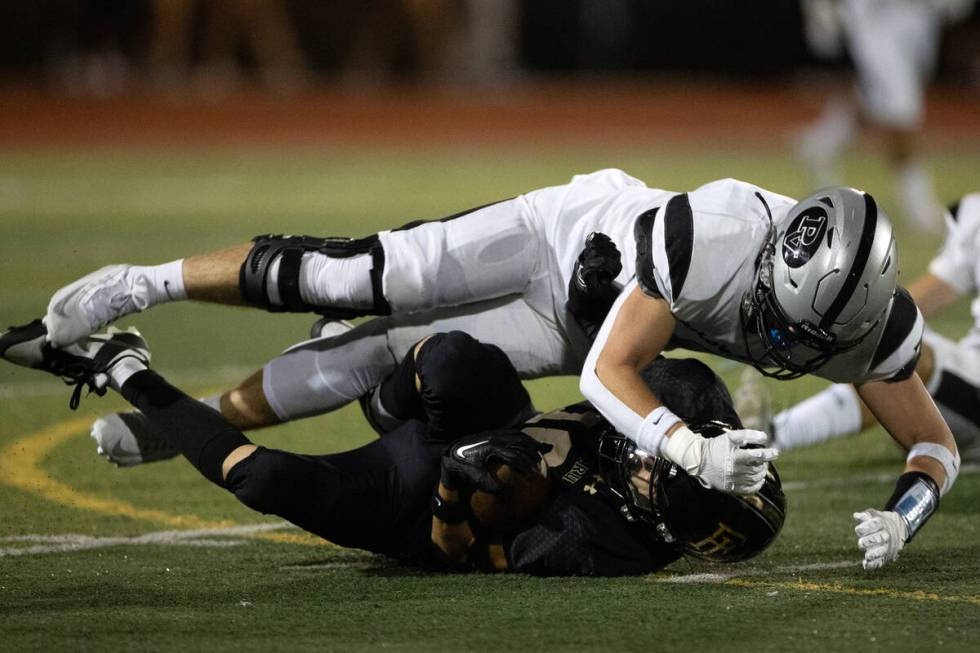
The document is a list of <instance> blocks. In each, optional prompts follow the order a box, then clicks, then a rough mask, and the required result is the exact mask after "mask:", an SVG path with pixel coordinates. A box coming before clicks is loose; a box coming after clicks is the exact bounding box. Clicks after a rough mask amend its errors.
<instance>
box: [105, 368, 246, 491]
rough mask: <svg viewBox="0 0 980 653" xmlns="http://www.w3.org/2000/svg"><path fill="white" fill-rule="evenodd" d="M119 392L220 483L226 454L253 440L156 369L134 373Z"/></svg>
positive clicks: (192, 461) (188, 457)
mask: <svg viewBox="0 0 980 653" xmlns="http://www.w3.org/2000/svg"><path fill="white" fill-rule="evenodd" d="M120 392H121V394H122V396H123V397H124V398H125V399H126V401H128V402H129V403H131V404H132V405H133V406H134V407H135V408H137V409H139V411H140V412H141V413H143V414H144V415H145V416H146V417H147V419H149V420H150V422H152V423H153V424H154V425H155V426H157V427H158V428H159V429H160V431H161V435H163V436H164V437H165V438H166V439H167V441H168V442H169V443H170V444H171V445H172V446H173V447H174V448H175V449H177V451H179V452H180V453H181V454H183V455H184V457H185V458H187V460H189V461H190V463H191V464H192V465H194V467H195V468H196V469H197V471H199V472H201V474H202V475H203V476H204V477H205V478H206V479H208V480H209V481H211V482H212V483H214V484H216V485H219V486H221V487H224V486H225V484H224V481H223V479H222V477H221V465H222V463H223V462H224V460H225V458H226V457H227V456H228V454H230V453H231V452H232V451H234V450H235V449H237V448H238V447H240V446H242V445H246V444H251V442H250V441H249V439H248V438H246V437H245V436H244V435H242V433H241V431H239V430H238V429H236V428H235V427H233V426H232V425H231V424H229V423H228V422H227V421H226V420H225V418H224V417H222V416H221V415H220V414H219V413H217V412H216V411H214V410H213V409H211V408H209V407H208V406H205V405H204V404H202V403H201V402H199V401H197V400H196V399H192V398H190V397H188V396H187V395H186V394H184V393H183V392H181V391H180V390H178V389H177V388H175V387H174V386H172V385H170V384H169V383H167V381H166V380H165V379H164V378H163V377H162V376H160V375H159V374H157V373H156V372H154V371H153V370H144V371H142V372H137V373H136V374H134V375H132V376H131V377H129V379H128V380H127V381H126V383H125V384H124V385H123V387H122V390H121V391H120Z"/></svg>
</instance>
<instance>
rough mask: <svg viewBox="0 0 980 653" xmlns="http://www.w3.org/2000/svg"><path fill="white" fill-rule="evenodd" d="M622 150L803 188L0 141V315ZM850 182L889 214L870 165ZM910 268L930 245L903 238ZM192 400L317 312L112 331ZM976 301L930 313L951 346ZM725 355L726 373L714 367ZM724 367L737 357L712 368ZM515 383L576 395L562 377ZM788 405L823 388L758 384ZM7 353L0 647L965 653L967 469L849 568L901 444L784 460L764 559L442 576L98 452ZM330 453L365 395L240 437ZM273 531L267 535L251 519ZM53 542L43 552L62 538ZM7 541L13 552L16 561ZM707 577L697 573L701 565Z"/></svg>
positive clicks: (222, 313) (234, 313)
mask: <svg viewBox="0 0 980 653" xmlns="http://www.w3.org/2000/svg"><path fill="white" fill-rule="evenodd" d="M613 165H615V166H618V167H622V168H624V169H626V170H627V171H629V172H631V173H632V174H635V175H637V176H640V177H641V178H645V179H647V180H648V181H649V182H650V183H651V185H657V186H661V187H666V188H674V189H688V188H691V187H693V186H696V185H698V184H700V183H701V182H703V181H707V180H710V179H713V178H716V177H722V176H736V177H739V178H743V179H746V180H750V181H754V182H756V183H759V184H762V185H765V186H766V187H768V188H771V189H773V190H776V191H780V192H784V193H787V194H791V195H799V194H801V193H802V192H803V190H804V189H803V188H802V186H801V182H800V180H799V179H798V177H797V176H796V173H795V170H794V168H793V167H792V165H791V163H790V161H789V160H788V159H785V158H784V157H783V156H782V155H778V154H773V153H767V152H759V153H746V152H744V151H741V150H731V151H725V150H722V151H721V153H716V154H713V155H711V156H706V155H705V154H703V153H702V152H697V151H691V152H681V153H678V152H676V151H672V152H670V153H669V154H667V153H657V152H654V153H650V152H640V151H632V152H627V153H625V154H623V153H617V152H613V151H611V150H610V151H602V150H598V151H596V150H585V149H582V150H578V149H574V148H570V149H568V150H565V151H558V152H555V151H549V152H548V153H547V154H546V155H543V156H541V155H539V154H538V153H537V152H533V151H532V150H531V149H527V150H506V151H500V152H489V153H487V154H474V153H472V152H468V153H462V152H455V151H447V152H433V153H426V154H417V153H410V152H394V153H382V152H375V153H367V154H365V153H363V152H359V153H354V152H353V151H337V152H332V153H321V154H313V153H307V154H302V153H296V152H292V151H290V152H277V151H271V150H270V151H258V152H256V151H243V152H240V153H219V154H210V155H193V156H190V155H188V156H183V155H178V154H171V155H157V154H154V155H152V156H151V155H149V154H146V155H138V154H133V153H128V154H123V153H113V152H104V153H102V154H97V155H95V154H92V153H84V154H83V153H74V154H73V153H52V154H37V153H20V154H17V153H9V152H8V153H5V154H3V155H0V226H2V230H3V236H2V238H0V321H2V323H3V325H6V324H17V323H22V322H25V321H28V320H29V319H32V318H34V317H36V316H39V315H40V314H41V313H42V312H43V309H44V307H45V305H46V302H47V299H48V297H49V295H50V293H51V292H53V291H54V290H55V289H56V288H58V287H59V286H61V285H62V284H64V283H67V282H68V281H70V280H73V279H75V278H76V277H78V276H80V275H82V274H84V273H86V272H89V271H91V270H92V269H94V268H96V267H99V266H101V265H103V264H105V263H109V262H122V261H129V262H147V263H148V262H162V261H165V260H169V259H172V258H175V257H178V256H181V255H186V254H189V253H195V252H203V251H207V250H209V249H213V248H217V247H221V246H227V245H231V244H236V243H239V242H242V241H244V240H247V239H248V238H249V237H251V236H252V235H254V234H256V233H261V232H266V231H282V232H287V233H301V232H307V233H315V234H322V235H329V234H343V235H347V234H350V235H359V234H366V233H368V232H370V231H372V230H374V229H376V228H380V227H383V226H391V225H394V224H400V223H404V222H407V221H408V220H410V219H413V218H419V217H437V216H440V215H445V214H449V213H453V212H455V211H457V210H459V209H462V208H466V207H469V206H475V205H479V204H483V203H486V202H489V201H492V200H495V199H499V198H501V197H505V196H509V195H513V194H516V193H518V192H521V191H523V190H527V189H530V188H535V187H538V186H543V185H548V184H557V183H563V182H564V181H566V180H567V179H568V177H569V176H570V175H571V174H573V173H575V172H581V171H588V170H592V169H596V168H600V167H606V166H613ZM936 170H937V177H938V182H939V186H940V192H941V194H942V195H943V197H944V198H946V199H952V198H953V197H955V196H956V195H958V194H961V193H963V192H965V191H969V190H976V189H978V188H980V155H968V154H964V155H955V156H954V155H950V156H947V157H945V158H939V159H937V161H936ZM852 172H853V173H854V176H855V177H857V173H859V172H860V175H861V176H860V179H862V180H866V181H865V182H863V183H864V185H865V186H866V187H867V188H868V189H869V190H871V191H873V192H876V193H877V194H878V195H879V196H880V199H881V200H882V203H883V204H884V206H885V207H886V208H888V207H890V203H889V199H888V197H889V193H888V191H889V190H890V180H889V179H888V177H887V176H886V175H885V173H884V171H883V169H882V168H881V167H880V166H879V165H878V164H877V163H875V162H874V161H873V160H863V159H861V160H856V161H854V162H853V165H852ZM901 236H902V239H901V241H900V252H901V255H902V267H903V274H904V278H905V279H910V278H912V277H914V276H915V275H916V274H917V273H919V272H920V271H922V270H923V269H924V266H925V264H926V262H927V261H928V258H929V257H930V256H931V254H932V253H933V252H934V250H935V248H936V246H937V244H938V241H937V240H935V239H930V238H922V237H914V236H912V234H910V233H906V232H902V234H901ZM130 323H132V324H135V325H137V326H138V327H140V329H141V330H143V332H144V334H145V335H146V336H147V338H148V340H149V341H150V343H151V345H152V346H153V348H154V356H155V365H156V367H157V368H158V369H160V370H161V371H162V372H163V373H164V374H166V375H168V376H169V377H170V378H171V379H172V380H173V381H175V382H176V383H178V384H179V385H182V386H183V387H184V388H185V389H187V390H188V391H190V392H192V393H198V394H203V393H205V392H209V391H215V390H219V389H222V388H223V387H225V386H228V385H229V384H231V383H233V382H235V381H237V380H238V379H239V378H241V377H242V376H243V375H244V374H245V373H247V372H248V371H250V369H251V368H255V367H258V366H259V365H261V363H262V362H264V361H265V360H266V359H268V358H269V357H271V356H274V355H275V354H277V353H278V352H279V351H280V350H281V349H282V348H283V347H285V346H287V345H289V344H291V343H293V342H295V341H298V340H301V339H303V338H304V337H305V335H306V332H307V329H308V326H309V323H310V319H309V318H306V317H303V316H270V315H266V314H261V313H251V312H248V311H245V310H237V309H229V308H215V307H203V306H191V305H179V306H167V307H161V308H158V309H154V310H153V311H151V312H150V313H148V314H146V315H142V316H138V317H136V318H134V319H127V320H126V321H125V322H124V324H130ZM969 324H970V318H969V312H968V308H967V306H966V304H965V303H964V304H962V305H961V306H959V307H958V308H957V309H955V310H953V311H951V312H950V313H949V314H948V317H947V318H946V319H944V320H942V321H940V322H937V323H936V326H937V328H938V329H939V330H940V331H942V332H944V333H947V334H949V335H954V336H958V335H960V334H962V333H963V332H964V331H965V330H966V329H967V328H968V326H969ZM715 362H717V361H715ZM716 369H718V370H719V371H720V372H721V373H722V374H723V375H724V376H725V378H726V380H728V381H729V382H733V381H734V380H735V378H736V376H737V373H738V369H736V368H735V367H734V366H732V365H727V364H724V363H721V364H718V365H716ZM530 385H531V388H532V393H533V395H534V399H535V402H536V404H537V405H538V406H539V407H551V406H555V405H558V404H561V403H564V402H568V401H573V400H575V399H576V394H575V393H576V389H575V388H576V384H575V382H574V380H571V379H551V380H542V381H537V382H534V383H532V384H530ZM770 387H771V388H772V390H773V392H774V395H775V397H776V400H777V402H778V403H779V404H780V405H788V404H790V403H792V402H793V401H796V400H798V399H801V398H803V397H805V396H807V395H808V394H809V393H810V392H812V391H813V390H815V389H817V388H818V387H820V386H819V384H818V383H816V382H811V381H797V382H791V383H783V384H773V385H771V386H770ZM68 395H69V391H68V390H67V389H66V388H65V387H64V386H63V385H61V384H60V383H59V382H58V381H56V380H54V379H50V378H48V377H46V376H43V375H40V374H37V373H35V374H32V373H29V372H28V371H24V370H20V369H15V368H13V367H11V366H9V365H6V366H0V650H9V651H24V650H41V649H45V650H72V651H74V650H123V649H130V650H236V651H246V650H248V651H253V650H254V651H266V650H290V651H292V650H307V649H309V650H325V651H346V650H381V649H383V650H397V651H400V650H413V651H415V650H417V651H433V650H488V649H489V650H506V649H516V650H537V649H550V650H556V651H566V650H692V651H708V650H718V649H723V650H737V651H743V650H802V651H810V650H814V651H817V650H820V651H827V650H834V651H837V650H840V651H844V650H847V651H853V650H861V651H864V650H868V651H874V650H889V651H891V650H964V651H965V650H971V651H975V650H978V646H980V644H978V643H980V543H978V540H980V475H977V474H974V473H970V472H967V473H965V474H964V475H962V476H961V477H960V480H959V482H958V483H957V486H956V488H955V489H954V491H953V492H952V494H950V495H949V496H948V497H947V498H946V499H944V501H943V505H942V508H941V510H940V512H939V514H938V515H937V516H936V517H934V518H933V520H932V522H931V523H930V524H929V526H928V527H927V528H926V529H925V530H924V531H923V532H922V533H921V534H920V536H919V537H918V538H917V539H916V540H915V542H913V543H912V544H911V545H910V546H909V547H908V548H907V549H906V551H905V552H903V555H902V557H901V559H900V560H899V562H898V563H897V564H895V565H893V566H891V567H889V568H886V569H885V570H883V571H881V572H878V573H876V574H869V573H865V572H864V571H862V570H861V568H860V566H859V564H858V560H859V555H858V551H857V549H856V546H855V543H854V538H853V535H852V530H851V529H852V527H851V517H850V514H851V512H853V511H855V510H858V509H863V508H866V507H869V506H878V505H879V504H881V503H883V502H884V500H885V499H886V498H887V496H888V495H889V494H890V492H891V489H892V480H891V479H893V478H894V477H895V476H896V475H897V474H898V473H899V471H900V469H901V464H902V463H901V459H902V456H901V455H900V454H899V452H898V451H897V449H896V447H895V446H894V445H892V444H891V442H890V441H889V439H888V438H887V436H886V435H885V434H884V433H883V432H881V431H876V432H874V433H867V434H864V435H862V436H859V437H856V438H852V439H849V440H844V441H838V442H836V443H830V444H826V445H822V446H818V447H815V448H811V449H809V450H802V451H795V452H792V453H789V454H787V455H785V456H784V457H783V458H782V459H781V460H780V462H779V468H780V470H781V472H782V476H783V480H784V482H785V483H787V484H788V487H787V496H788V499H789V505H790V508H789V517H788V519H787V522H786V526H785V529H784V530H783V533H782V535H781V537H780V538H779V539H778V540H777V542H776V543H775V544H774V545H773V546H772V548H771V549H770V550H769V551H768V552H766V554H764V555H763V556H761V557H760V558H758V559H756V560H754V561H752V562H750V563H746V564H743V565H738V566H732V567H723V568H718V567H709V566H706V565H703V564H692V563H688V562H683V561H682V562H679V563H677V564H675V565H674V566H673V567H671V568H669V569H668V570H666V571H664V572H662V573H659V574H656V575H653V576H650V577H644V578H627V579H564V580H563V579H535V578H526V577H521V576H482V575H471V576H434V575H429V574H425V573H421V572H417V571H415V570H413V569H406V568H400V567H394V566H391V565H390V564H388V563H386V562H385V561H384V560H382V559H379V558H376V557H373V556H371V555H368V554H364V553H361V552H357V551H347V550H342V549H339V548H336V547H333V546H331V545H327V544H324V543H322V542H317V541H315V540H314V539H313V538H311V537H307V536H304V535H303V534H302V533H301V532H300V531H298V530H294V529H289V528H282V527H280V526H279V525H278V524H279V522H278V520H274V519H268V518H264V517H262V516H260V515H257V514H253V513H251V512H250V511H248V510H247V509H246V508H244V507H242V506H240V505H239V504H238V503H237V502H236V501H235V500H234V498H233V497H231V495H227V494H225V493H222V492H221V491H219V490H217V489H216V488H214V487H213V486H211V485H210V484H209V483H207V482H206V481H204V480H203V479H201V478H200V477H199V476H198V475H197V473H196V472H194V471H193V470H192V469H191V467H190V466H189V465H187V464H186V463H184V462H183V461H180V460H177V461H171V462H166V463H159V464H154V465H147V466H144V467H142V468H136V469H129V470H117V469H113V468H111V467H110V466H109V465H107V464H106V463H105V462H104V461H103V460H101V459H100V458H98V457H97V456H96V455H95V452H94V446H93V445H92V444H91V441H90V440H89V438H88V436H87V425H88V424H89V423H90V422H91V420H92V419H93V418H94V417H96V416H97V415H99V414H102V413H105V412H110V411H115V410H119V409H121V407H122V405H123V404H122V402H121V401H120V400H118V399H116V398H114V397H106V398H104V399H98V398H95V397H90V398H88V400H84V401H83V403H82V406H81V408H80V410H79V411H78V412H77V413H72V412H70V411H69V410H68V406H67V403H68ZM255 437H256V439H257V440H258V441H259V442H261V443H263V444H269V445H275V446H279V447H282V448H286V449H292V450H298V451H304V452H311V453H325V452H327V451H334V450H342V449H345V448H348V447H351V446H353V445H357V444H359V443H362V442H364V441H366V440H367V439H368V438H369V437H371V435H370V432H369V429H368V427H367V426H366V425H365V424H364V423H363V422H362V420H361V417H360V414H359V413H358V412H357V411H356V410H350V409H347V410H344V411H341V412H339V413H337V414H334V415H331V416H327V417H323V418H319V419H315V420H308V421H306V422H303V423H297V424H294V425H289V426H287V427H281V428H278V429H274V430H270V431H266V432H263V433H261V434H258V435H256V436H255ZM263 524H264V525H266V526H265V527H263V526H262V525H263ZM59 547H60V549H59ZM15 553H16V554H17V555H14V554H15ZM705 574H715V575H714V576H708V575H705Z"/></svg>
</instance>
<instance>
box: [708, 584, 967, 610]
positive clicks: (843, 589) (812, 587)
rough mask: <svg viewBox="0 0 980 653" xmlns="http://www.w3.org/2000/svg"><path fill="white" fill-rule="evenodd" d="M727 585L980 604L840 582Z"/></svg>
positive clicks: (933, 594)
mask: <svg viewBox="0 0 980 653" xmlns="http://www.w3.org/2000/svg"><path fill="white" fill-rule="evenodd" d="M724 584H725V585H733V586H735V587H766V588H774V589H786V590H798V591H801V592H829V593H832V594H847V595H850V596H883V597H885V598H890V599H909V600H912V601H942V602H947V603H970V604H973V605H980V596H969V595H967V596H957V595H953V594H936V593H935V592H922V591H915V592H905V591H902V590H892V589H886V588H882V587H879V588H867V589H865V588H861V587H848V586H846V585H840V584H838V583H806V582H802V581H796V582H794V581H769V580H746V579H744V578H731V579H729V580H726V581H724Z"/></svg>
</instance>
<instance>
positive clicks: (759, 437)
mask: <svg viewBox="0 0 980 653" xmlns="http://www.w3.org/2000/svg"><path fill="white" fill-rule="evenodd" d="M726 435H728V439H729V440H730V441H731V442H732V444H734V445H735V446H737V447H744V446H746V445H764V444H765V443H766V434H765V433H763V432H762V431H753V430H751V429H738V430H735V431H729V432H728V433H727V434H726Z"/></svg>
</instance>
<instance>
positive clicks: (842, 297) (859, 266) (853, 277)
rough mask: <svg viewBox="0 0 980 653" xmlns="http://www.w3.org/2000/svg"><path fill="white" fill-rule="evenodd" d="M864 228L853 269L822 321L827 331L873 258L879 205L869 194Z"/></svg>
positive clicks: (823, 327)
mask: <svg viewBox="0 0 980 653" xmlns="http://www.w3.org/2000/svg"><path fill="white" fill-rule="evenodd" d="M864 205H865V209H864V227H863V228H862V229H861V240H860V241H859V242H858V251H857V254H856V255H855V256H854V261H853V262H852V263H851V269H850V270H848V272H847V278H846V279H845V280H844V284H843V285H842V286H841V289H840V292H839V293H837V297H836V298H835V299H834V303H833V304H831V305H830V308H828V309H827V312H826V313H824V316H823V317H822V318H821V319H820V328H821V329H827V328H829V327H830V326H831V325H833V323H834V321H835V320H836V319H837V317H838V316H839V315H840V313H841V311H843V310H844V307H845V306H847V303H848V302H849V301H850V300H851V296H852V295H853V294H854V291H855V289H857V285H858V281H860V280H861V275H862V274H863V273H864V267H865V266H866V265H867V264H868V258H869V257H870V256H871V245H872V244H873V243H874V237H875V229H876V228H877V226H878V205H877V204H875V201H874V198H872V197H871V196H870V195H868V194H867V193H865V194H864Z"/></svg>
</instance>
